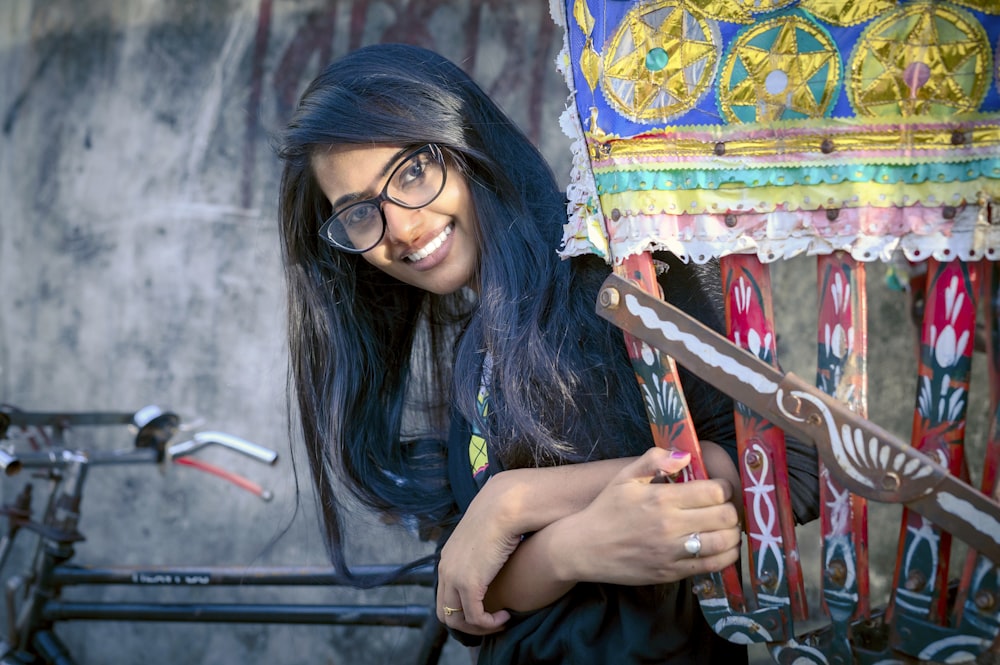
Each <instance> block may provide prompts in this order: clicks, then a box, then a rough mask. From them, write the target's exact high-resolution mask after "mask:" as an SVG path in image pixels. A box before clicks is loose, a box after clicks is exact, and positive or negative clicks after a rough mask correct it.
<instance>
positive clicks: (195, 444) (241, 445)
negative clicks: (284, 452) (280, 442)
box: [167, 432, 278, 464]
mask: <svg viewBox="0 0 1000 665" xmlns="http://www.w3.org/2000/svg"><path fill="white" fill-rule="evenodd" d="M212 444H218V445H221V446H224V447H226V448H229V449H230V450H235V451H236V452H238V453H243V454H244V455H246V456H247V457H251V458H253V459H255V460H258V461H260V462H263V463H264V464H274V463H275V462H276V461H277V460H278V453H276V452H275V451H273V450H271V449H270V448H265V447H264V446H259V445H257V444H256V443H252V442H250V441H247V440H246V439H241V438H240V437H238V436H233V435H232V434H226V433H225V432H198V433H197V434H195V435H194V436H192V437H191V439H190V440H188V441H184V442H182V443H175V444H174V445H172V446H168V447H167V457H169V458H177V457H183V456H184V455H190V454H191V453H194V452H196V451H198V450H200V449H202V448H204V447H205V446H209V445H212Z"/></svg>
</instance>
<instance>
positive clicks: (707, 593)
mask: <svg viewBox="0 0 1000 665" xmlns="http://www.w3.org/2000/svg"><path fill="white" fill-rule="evenodd" d="M691 590H692V591H694V593H695V595H696V596H699V597H703V598H709V597H711V596H712V594H714V593H715V585H714V584H712V580H711V579H709V578H707V577H706V578H705V579H703V580H700V581H698V582H696V583H695V584H694V586H693V587H691Z"/></svg>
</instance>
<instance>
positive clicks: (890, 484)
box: [882, 471, 900, 492]
mask: <svg viewBox="0 0 1000 665" xmlns="http://www.w3.org/2000/svg"><path fill="white" fill-rule="evenodd" d="M899 485H900V479H899V474H897V473H895V472H893V471H889V472H888V473H886V474H885V475H884V476H882V489H884V490H886V491H888V492H895V491H896V490H898V489H899Z"/></svg>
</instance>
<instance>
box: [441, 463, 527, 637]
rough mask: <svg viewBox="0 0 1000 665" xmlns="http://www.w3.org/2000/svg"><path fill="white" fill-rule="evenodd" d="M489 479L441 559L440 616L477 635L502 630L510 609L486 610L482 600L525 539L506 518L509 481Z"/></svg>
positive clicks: (449, 539)
mask: <svg viewBox="0 0 1000 665" xmlns="http://www.w3.org/2000/svg"><path fill="white" fill-rule="evenodd" d="M501 477H502V474H500V475H498V476H496V477H495V478H491V479H490V480H489V481H487V483H486V485H484V486H483V489H482V490H480V491H479V494H477V495H476V498H475V499H474V500H473V502H472V504H471V505H470V506H469V509H468V510H467V511H466V512H465V515H463V516H462V520H461V521H460V522H459V523H458V526H456V527H455V530H454V531H453V532H452V534H451V536H450V537H449V538H448V542H447V543H445V546H444V548H443V549H442V550H441V559H440V561H439V562H438V587H437V615H438V619H439V620H440V621H441V622H442V623H444V624H445V625H447V626H449V627H451V628H455V629H457V630H460V631H462V632H464V633H469V634H472V635H488V634H490V633H495V632H497V631H498V630H501V629H502V628H503V624H505V623H506V622H507V620H508V619H509V618H510V613H509V612H507V611H506V610H500V611H498V612H487V611H486V610H485V608H484V607H483V598H485V596H486V591H487V589H488V588H489V585H490V583H491V582H492V581H493V578H494V577H496V574H497V572H498V571H499V570H500V568H501V567H503V565H504V563H506V562H507V559H508V558H509V557H510V555H511V553H512V552H513V551H514V550H515V549H516V548H517V546H518V544H519V543H520V542H521V533H520V532H517V530H516V529H514V528H513V525H512V524H511V523H510V521H509V520H508V519H507V518H506V517H505V516H504V508H505V505H504V504H505V502H504V497H503V496H502V494H503V490H504V489H505V488H504V487H501V486H502V485H503V484H504V483H503V482H502V481H500V482H494V481H497V480H498V479H499V478H501Z"/></svg>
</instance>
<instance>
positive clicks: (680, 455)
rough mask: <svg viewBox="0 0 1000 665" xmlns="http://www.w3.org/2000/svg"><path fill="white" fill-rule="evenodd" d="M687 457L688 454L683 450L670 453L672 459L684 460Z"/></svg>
mask: <svg viewBox="0 0 1000 665" xmlns="http://www.w3.org/2000/svg"><path fill="white" fill-rule="evenodd" d="M687 456H688V454H687V453H686V452H684V451H683V450H674V451H671V453H670V457H671V459H684V458H685V457H687Z"/></svg>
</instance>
